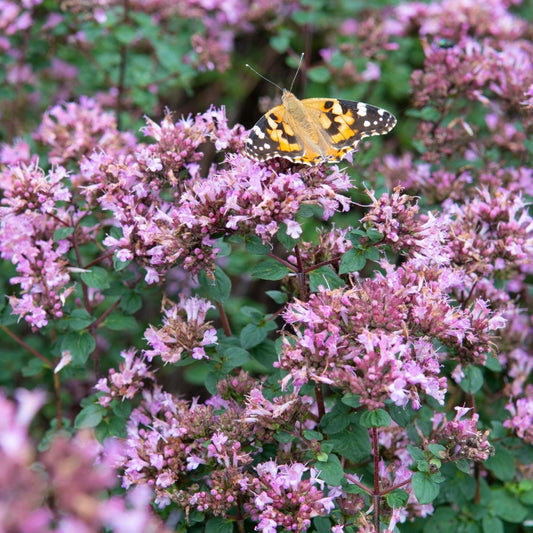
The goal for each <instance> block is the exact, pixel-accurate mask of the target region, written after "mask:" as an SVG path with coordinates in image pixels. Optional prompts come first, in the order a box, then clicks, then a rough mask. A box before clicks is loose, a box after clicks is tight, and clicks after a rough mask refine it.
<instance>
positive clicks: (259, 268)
mask: <svg viewBox="0 0 533 533" xmlns="http://www.w3.org/2000/svg"><path fill="white" fill-rule="evenodd" d="M289 272H290V270H289V269H288V268H287V267H286V266H285V265H282V264H281V263H280V262H279V261H276V260H275V259H272V258H271V257H268V258H267V259H265V260H264V261H262V262H261V263H259V264H258V265H254V266H253V267H252V269H251V271H250V275H251V276H252V277H253V278H258V279H267V280H270V281H275V280H278V279H283V278H284V277H285V276H286V275H287V274H288V273H289Z"/></svg>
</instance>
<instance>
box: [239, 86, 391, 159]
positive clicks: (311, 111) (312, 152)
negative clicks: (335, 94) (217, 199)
mask: <svg viewBox="0 0 533 533" xmlns="http://www.w3.org/2000/svg"><path fill="white" fill-rule="evenodd" d="M395 125H396V118H395V117H394V115H393V114H392V113H389V112H388V111H385V109H380V108H379V107H374V106H372V105H369V104H364V103H363V102H352V101H351V100H339V99H337V98H306V99H305V100H299V99H298V98H296V96H294V94H292V93H291V92H290V91H287V90H286V89H284V90H283V96H282V104H281V105H278V106H276V107H273V108H272V109H271V110H270V111H269V112H268V113H266V114H265V115H263V116H262V117H261V118H260V119H259V121H258V122H257V124H256V125H255V126H254V127H253V128H252V129H251V130H250V133H249V135H248V139H247V140H246V155H248V157H251V158H252V159H256V160H258V161H265V160H266V159H271V158H272V157H284V158H285V159H289V160H290V161H293V162H295V163H303V164H306V165H317V164H319V163H323V162H330V163H331V162H335V161H340V160H341V159H342V158H343V157H344V155H345V154H347V153H348V152H351V151H352V150H356V149H357V147H358V145H359V142H360V141H361V139H364V138H365V137H370V136H372V135H384V134H385V133H388V132H389V131H390V130H391V129H392V128H394V126H395Z"/></svg>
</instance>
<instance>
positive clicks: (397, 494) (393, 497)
mask: <svg viewBox="0 0 533 533" xmlns="http://www.w3.org/2000/svg"><path fill="white" fill-rule="evenodd" d="M385 498H386V500H387V503H388V504H389V506H390V507H392V508H393V509H397V508H399V507H405V506H406V504H407V500H408V499H409V493H408V492H405V490H401V489H396V490H393V491H392V492H389V493H388V494H387V496H386V497H385Z"/></svg>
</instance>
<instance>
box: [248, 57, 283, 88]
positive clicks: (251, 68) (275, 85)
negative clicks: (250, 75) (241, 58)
mask: <svg viewBox="0 0 533 533" xmlns="http://www.w3.org/2000/svg"><path fill="white" fill-rule="evenodd" d="M246 67H248V68H249V69H250V70H251V71H252V72H255V73H256V74H257V75H258V76H259V77H260V78H263V79H264V80H265V81H268V83H271V84H272V85H274V87H277V88H278V89H279V90H280V91H281V92H283V89H282V88H281V87H280V86H279V85H278V84H277V83H274V82H273V81H272V80H269V79H268V78H265V76H263V75H262V74H259V72H257V70H255V68H254V67H252V66H250V65H249V64H248V63H246Z"/></svg>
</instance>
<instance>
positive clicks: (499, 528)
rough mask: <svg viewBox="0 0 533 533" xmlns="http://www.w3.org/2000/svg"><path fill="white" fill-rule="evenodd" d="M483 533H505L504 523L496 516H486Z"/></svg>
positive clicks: (483, 521) (483, 520) (483, 522)
mask: <svg viewBox="0 0 533 533" xmlns="http://www.w3.org/2000/svg"><path fill="white" fill-rule="evenodd" d="M481 525H482V527H483V533H504V529H503V522H502V521H501V520H500V519H499V518H497V517H496V516H492V515H490V514H486V515H485V516H484V517H483V519H482V522H481Z"/></svg>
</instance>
